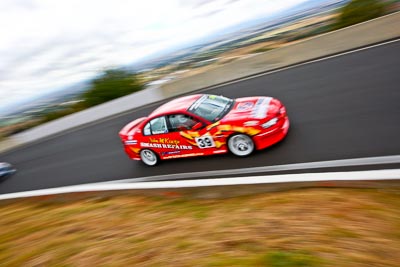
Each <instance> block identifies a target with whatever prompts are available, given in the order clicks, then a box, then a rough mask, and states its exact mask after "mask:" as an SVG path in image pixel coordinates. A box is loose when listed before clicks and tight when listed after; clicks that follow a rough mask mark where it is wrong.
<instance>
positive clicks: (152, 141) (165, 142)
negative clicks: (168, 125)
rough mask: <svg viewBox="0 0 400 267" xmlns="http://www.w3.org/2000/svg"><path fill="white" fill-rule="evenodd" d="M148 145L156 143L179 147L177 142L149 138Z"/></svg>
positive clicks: (167, 139)
mask: <svg viewBox="0 0 400 267" xmlns="http://www.w3.org/2000/svg"><path fill="white" fill-rule="evenodd" d="M150 143H158V144H170V145H179V143H180V141H179V140H174V139H172V140H171V139H169V138H163V137H159V138H152V137H150Z"/></svg>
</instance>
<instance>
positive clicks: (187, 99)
mask: <svg viewBox="0 0 400 267" xmlns="http://www.w3.org/2000/svg"><path fill="white" fill-rule="evenodd" d="M201 96H202V94H196V95H189V96H183V97H179V98H176V99H174V100H171V101H169V102H167V103H165V104H164V105H162V106H160V107H158V108H157V109H156V110H154V111H153V112H152V113H151V114H150V115H149V117H156V116H161V115H163V114H166V113H175V112H176V113H182V112H185V111H187V110H188V109H189V107H190V106H191V105H192V104H193V103H194V102H195V101H196V100H197V99H199V98H200V97H201Z"/></svg>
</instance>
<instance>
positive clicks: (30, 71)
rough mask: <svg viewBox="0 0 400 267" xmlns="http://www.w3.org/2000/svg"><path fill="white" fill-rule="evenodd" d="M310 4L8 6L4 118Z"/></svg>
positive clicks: (3, 17)
mask: <svg viewBox="0 0 400 267" xmlns="http://www.w3.org/2000/svg"><path fill="white" fill-rule="evenodd" d="M305 1H306V0H145V1H142V0H0V112H1V111H2V110H5V109H7V108H8V107H9V106H11V105H15V104H16V103H18V102H20V101H24V100H27V99H30V98H34V97H37V96H39V95H43V94H47V93H50V92H53V91H56V90H59V89H60V88H62V87H65V86H69V85H72V84H74V83H77V82H80V81H83V80H87V79H89V78H91V77H94V76H95V75H96V74H98V73H99V72H100V71H102V70H104V69H106V68H112V67H118V66H121V65H126V64H130V63H133V62H138V61H140V60H141V59H142V58H144V57H146V56H149V55H151V54H153V53H156V52H159V51H161V50H164V49H167V48H172V47H176V46H179V45H180V44H182V43H187V42H190V41H192V40H198V39H200V38H202V37H205V36H207V35H210V34H212V33H213V32H216V31H220V30H222V29H224V28H227V27H230V26H232V25H236V24H239V23H242V22H245V21H248V20H251V19H255V18H260V17H267V16H273V15H276V14H279V13H280V12H283V11H286V10H288V9H290V8H292V7H294V6H296V5H299V4H301V3H302V2H305Z"/></svg>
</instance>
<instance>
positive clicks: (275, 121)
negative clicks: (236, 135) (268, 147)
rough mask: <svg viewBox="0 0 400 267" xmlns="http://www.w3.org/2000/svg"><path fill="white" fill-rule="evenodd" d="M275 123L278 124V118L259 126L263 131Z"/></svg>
mask: <svg viewBox="0 0 400 267" xmlns="http://www.w3.org/2000/svg"><path fill="white" fill-rule="evenodd" d="M277 122H278V118H273V119H270V120H269V121H267V122H265V123H263V124H261V127H263V128H264V129H267V128H269V127H271V126H274V125H275V124H276V123H277Z"/></svg>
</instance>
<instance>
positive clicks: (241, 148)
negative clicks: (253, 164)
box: [228, 134, 254, 157]
mask: <svg viewBox="0 0 400 267" xmlns="http://www.w3.org/2000/svg"><path fill="white" fill-rule="evenodd" d="M228 148H229V151H230V152H232V154H234V155H236V156H239V157H245V156H248V155H250V154H251V153H252V152H253V151H254V142H253V140H252V139H251V137H250V136H248V135H245V134H235V135H233V136H231V137H230V138H229V140H228Z"/></svg>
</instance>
